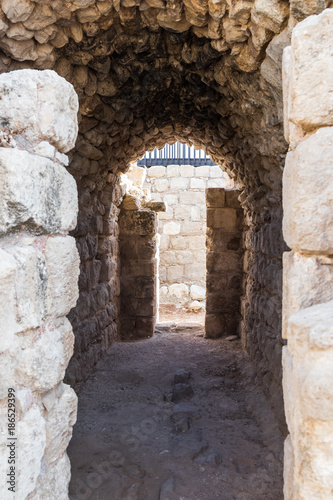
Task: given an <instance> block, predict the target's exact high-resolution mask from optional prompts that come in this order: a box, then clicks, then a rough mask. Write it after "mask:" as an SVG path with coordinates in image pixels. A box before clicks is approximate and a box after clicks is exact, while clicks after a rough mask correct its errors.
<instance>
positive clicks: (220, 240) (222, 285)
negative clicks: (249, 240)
mask: <svg viewBox="0 0 333 500" xmlns="http://www.w3.org/2000/svg"><path fill="white" fill-rule="evenodd" d="M239 194H240V193H239V191H236V190H227V189H221V188H209V189H207V190H206V204H207V236H206V247H207V259H206V266H207V274H206V288H207V292H206V294H207V295H206V297H207V298H206V337H208V338H217V337H221V336H223V335H233V334H238V333H239V323H240V297H241V294H242V271H243V248H242V226H243V210H242V208H241V206H240V203H239V201H238V196H239Z"/></svg>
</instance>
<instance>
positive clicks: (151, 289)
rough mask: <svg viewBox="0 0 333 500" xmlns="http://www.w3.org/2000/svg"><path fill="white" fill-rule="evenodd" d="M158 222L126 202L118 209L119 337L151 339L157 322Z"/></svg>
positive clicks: (147, 212) (151, 215) (154, 217)
mask: <svg viewBox="0 0 333 500" xmlns="http://www.w3.org/2000/svg"><path fill="white" fill-rule="evenodd" d="M156 231H157V221H156V213H155V212H154V211H151V210H138V209H137V208H135V207H133V206H132V204H131V203H128V200H127V199H126V196H125V199H124V201H123V203H122V205H121V207H120V216H119V244H120V296H121V304H120V335H121V338H122V339H123V340H132V339H135V338H145V337H151V336H152V335H153V334H154V328H155V324H156V318H157V308H158V305H157V264H158V258H157V242H156Z"/></svg>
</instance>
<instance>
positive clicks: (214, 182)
mask: <svg viewBox="0 0 333 500" xmlns="http://www.w3.org/2000/svg"><path fill="white" fill-rule="evenodd" d="M225 186H226V182H225V179H224V178H223V177H220V178H219V179H208V181H207V187H208V188H224V187H225Z"/></svg>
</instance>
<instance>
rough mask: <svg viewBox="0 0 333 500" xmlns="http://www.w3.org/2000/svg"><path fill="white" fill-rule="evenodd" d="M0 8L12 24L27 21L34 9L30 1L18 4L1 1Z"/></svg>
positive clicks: (20, 0)
mask: <svg viewBox="0 0 333 500" xmlns="http://www.w3.org/2000/svg"><path fill="white" fill-rule="evenodd" d="M1 8H2V10H3V12H4V13H5V14H6V16H7V17H8V19H9V20H10V21H12V23H18V22H19V21H26V20H27V19H28V17H29V16H30V14H31V13H32V11H33V9H34V3H33V2H30V0H19V1H18V2H12V1H11V0H3V1H2V2H1Z"/></svg>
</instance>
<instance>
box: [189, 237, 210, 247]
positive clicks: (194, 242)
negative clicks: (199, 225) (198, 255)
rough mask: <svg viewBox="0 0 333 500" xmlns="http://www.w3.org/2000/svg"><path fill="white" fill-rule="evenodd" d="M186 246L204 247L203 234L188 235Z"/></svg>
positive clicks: (204, 239)
mask: <svg viewBox="0 0 333 500" xmlns="http://www.w3.org/2000/svg"><path fill="white" fill-rule="evenodd" d="M186 239H187V240H188V247H189V249H190V250H198V249H200V248H202V249H203V250H204V249H205V245H206V237H205V236H204V235H203V236H188V238H186Z"/></svg>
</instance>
